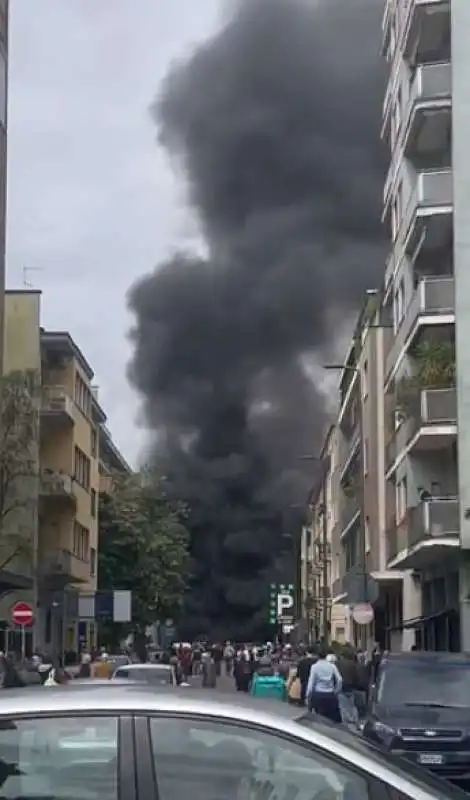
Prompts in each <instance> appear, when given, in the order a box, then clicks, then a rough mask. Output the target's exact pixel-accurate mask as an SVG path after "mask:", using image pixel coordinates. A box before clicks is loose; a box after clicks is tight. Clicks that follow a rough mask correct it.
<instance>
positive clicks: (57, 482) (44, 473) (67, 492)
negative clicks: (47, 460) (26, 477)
mask: <svg viewBox="0 0 470 800" xmlns="http://www.w3.org/2000/svg"><path fill="white" fill-rule="evenodd" d="M40 491H41V494H43V495H51V496H63V497H74V492H73V480H72V477H71V476H70V475H68V474H67V473H66V472H60V471H56V470H50V469H42V470H41V484H40Z"/></svg>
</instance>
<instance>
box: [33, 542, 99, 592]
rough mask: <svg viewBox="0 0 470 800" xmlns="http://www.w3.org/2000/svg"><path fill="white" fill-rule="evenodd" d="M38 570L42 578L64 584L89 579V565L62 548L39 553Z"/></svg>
mask: <svg viewBox="0 0 470 800" xmlns="http://www.w3.org/2000/svg"><path fill="white" fill-rule="evenodd" d="M38 571H39V573H40V575H41V576H42V577H43V578H46V579H52V580H60V581H62V583H63V584H64V585H65V584H67V583H74V582H77V583H78V582H81V581H87V580H89V579H90V565H89V564H88V563H87V562H85V561H82V560H81V559H79V558H77V557H76V556H75V555H74V554H73V553H72V552H71V551H70V550H66V549H64V548H57V549H55V550H52V551H51V552H47V553H44V554H40V555H39V557H38Z"/></svg>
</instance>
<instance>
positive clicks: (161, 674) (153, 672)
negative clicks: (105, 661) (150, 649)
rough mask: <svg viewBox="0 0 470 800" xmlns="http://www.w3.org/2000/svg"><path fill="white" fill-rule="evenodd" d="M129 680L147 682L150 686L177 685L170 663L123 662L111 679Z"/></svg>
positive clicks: (173, 669)
mask: <svg viewBox="0 0 470 800" xmlns="http://www.w3.org/2000/svg"><path fill="white" fill-rule="evenodd" d="M117 679H119V680H120V681H122V680H124V679H128V680H131V681H132V682H133V683H147V684H149V685H150V686H158V685H159V686H177V685H178V682H177V680H176V673H175V668H174V667H172V666H171V664H160V663H154V662H152V663H145V664H125V665H124V666H122V667H118V668H117V669H116V670H115V671H114V672H113V674H112V676H111V680H117Z"/></svg>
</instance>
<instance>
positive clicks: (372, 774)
mask: <svg viewBox="0 0 470 800" xmlns="http://www.w3.org/2000/svg"><path fill="white" fill-rule="evenodd" d="M5 695H6V696H5V698H3V697H2V703H1V704H0V789H1V792H0V794H1V796H2V797H6V798H18V797H21V798H22V800H37V798H47V797H49V798H52V797H54V798H56V797H64V798H72V799H73V800H117V798H119V800H149V799H151V798H156V797H158V798H159V800H186V798H188V797H191V796H194V797H197V798H202V797H209V798H223V800H231V799H232V798H234V800H235V799H236V798H241V799H242V800H248V798H251V797H267V796H269V797H295V798H296V800H299V799H300V800H317V798H318V800H320V798H321V800H326V798H328V800H329V799H330V798H335V800H385V798H393V800H466V798H467V800H468V796H467V795H466V794H465V793H464V792H463V791H462V790H461V789H459V788H457V787H455V786H452V785H451V784H449V783H447V782H445V781H443V780H441V779H439V778H436V777H434V776H433V775H431V774H430V773H428V771H426V770H422V769H421V768H420V767H418V766H416V765H415V764H411V763H408V762H406V761H402V760H400V759H396V758H394V757H393V756H391V755H387V754H385V753H383V752H381V751H380V750H378V749H376V748H375V747H373V746H371V745H368V744H367V742H365V741H363V740H362V739H361V738H360V737H358V736H354V735H352V734H349V733H348V732H347V731H344V730H341V728H340V727H338V726H333V725H327V724H322V723H321V722H319V721H318V720H317V719H315V717H313V716H312V715H304V716H303V717H301V718H300V719H299V718H298V713H299V712H298V709H297V710H296V709H294V708H293V707H292V706H289V705H287V704H284V705H276V706H273V705H272V704H271V703H269V701H262V700H259V701H255V700H250V699H249V698H246V699H245V698H243V700H242V699H241V698H240V697H237V701H236V702H234V701H233V698H231V697H230V696H229V695H224V694H223V693H220V694H219V695H218V696H216V695H215V694H214V695H213V696H212V697H209V696H208V695H206V694H205V693H203V692H202V691H200V692H199V693H196V692H194V693H188V692H184V691H179V690H169V689H162V691H159V692H155V691H153V690H152V689H151V688H150V687H148V686H147V687H144V686H135V685H131V684H130V685H125V686H123V685H121V684H120V685H116V686H112V685H110V686H107V687H102V686H98V687H96V688H95V689H91V690H90V691H85V689H84V687H76V689H74V688H72V687H71V686H70V685H69V686H58V687H55V688H51V689H50V690H49V691H41V690H37V689H36V690H35V689H23V690H16V689H13V690H12V691H11V692H10V693H8V694H6V693H5ZM295 715H297V717H296V716H295Z"/></svg>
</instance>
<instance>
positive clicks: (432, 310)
mask: <svg viewBox="0 0 470 800" xmlns="http://www.w3.org/2000/svg"><path fill="white" fill-rule="evenodd" d="M454 309H455V298H454V277H453V276H452V275H446V276H442V277H439V278H422V279H421V280H420V281H419V282H418V285H417V287H416V289H415V291H414V293H413V296H412V298H411V300H410V303H409V305H408V308H407V309H406V311H405V314H404V316H403V319H402V321H401V324H400V327H399V328H398V331H397V333H396V336H395V340H394V342H393V344H392V346H391V348H390V351H389V353H388V355H387V358H386V361H385V373H386V376H388V375H389V374H390V372H391V371H392V369H393V367H394V365H395V363H396V361H397V359H398V355H399V353H400V351H401V350H402V348H403V346H404V344H405V342H406V340H407V338H408V336H409V335H410V333H411V331H412V329H413V326H414V324H415V322H416V320H417V319H418V317H419V316H420V315H422V314H446V313H447V314H449V313H452V312H453V311H454Z"/></svg>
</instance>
